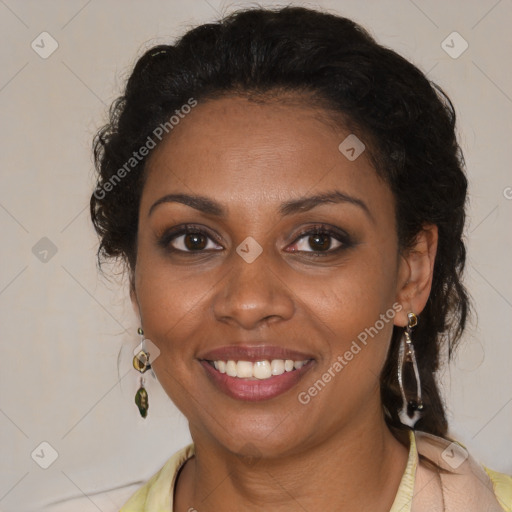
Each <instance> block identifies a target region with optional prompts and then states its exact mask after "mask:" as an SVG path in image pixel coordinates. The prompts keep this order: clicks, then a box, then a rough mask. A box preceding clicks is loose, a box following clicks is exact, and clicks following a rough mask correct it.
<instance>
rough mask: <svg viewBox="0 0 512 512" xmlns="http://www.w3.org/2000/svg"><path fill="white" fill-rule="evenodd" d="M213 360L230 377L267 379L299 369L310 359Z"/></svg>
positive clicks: (217, 368)
mask: <svg viewBox="0 0 512 512" xmlns="http://www.w3.org/2000/svg"><path fill="white" fill-rule="evenodd" d="M212 362H213V366H214V367H215V369H216V370H218V371H219V372H220V373H225V374H226V375H229V377H238V378H239V379H259V380H265V379H269V378H271V377H273V376H276V375H282V374H283V373H285V372H291V371H293V370H299V369H300V368H302V367H303V366H304V365H305V364H306V363H307V362H308V360H306V361H293V360H292V359H286V360H285V359H272V361H268V360H266V359H265V360H263V361H256V362H254V363H252V362H251V361H233V360H229V361H212Z"/></svg>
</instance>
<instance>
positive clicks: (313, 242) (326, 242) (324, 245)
mask: <svg viewBox="0 0 512 512" xmlns="http://www.w3.org/2000/svg"><path fill="white" fill-rule="evenodd" d="M331 240H332V237H331V236H330V235H327V234H325V233H320V234H315V235H311V236H310V237H309V238H308V243H309V246H310V247H311V249H313V250H314V251H327V250H328V249H330V248H331Z"/></svg>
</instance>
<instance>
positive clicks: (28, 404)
mask: <svg viewBox="0 0 512 512" xmlns="http://www.w3.org/2000/svg"><path fill="white" fill-rule="evenodd" d="M290 3H291V4H295V5H309V6H313V7H314V6H321V7H323V8H327V9H330V10H332V11H333V12H337V13H339V14H342V15H345V16H348V17H350V18H353V19H354V20H356V21H358V22H360V23H361V24H363V26H365V27H366V28H368V29H369V30H370V32H371V33H372V34H373V35H374V36H375V37H376V38H377V39H378V41H380V42H381V43H383V44H385V45H388V46H390V47H391V48H393V49H395V50H396V51H398V52H399V53H401V54H402V55H404V56H405V57H406V58H409V59H410V60H412V61H413V62H414V63H415V64H416V65H418V66H419V67H420V68H421V69H422V70H424V71H425V72H428V76H429V77H430V78H432V79H433V80H435V81H436V82H438V83H439V84H440V85H441V86H442V87H443V88H444V89H445V90H446V92H447V93H448V94H449V95H450V96H451V98H452V100H453V102H454V104H455V106H456V110H457V113H458V119H459V132H460V140H461V144H462V147H463V150H464V151H465V156H466V160H467V166H468V174H469V179H470V187H471V189H470V197H471V209H470V212H469V225H468V229H467V241H468V250H469V259H468V272H467V280H466V282H467V285H468V287H469V289H470V291H471V293H472V295H473V297H474V301H475V305H476V310H477V312H478V316H479V322H478V326H476V327H475V326H474V327H473V328H471V329H470V330H469V331H468V332H467V334H466V336H465V339H464V341H463V345H462V346H461V349H460V351H459V355H458V358H457V360H456V361H455V362H454V363H453V364H452V365H451V367H450V368H449V369H446V370H445V371H444V372H443V374H442V379H443V389H444V394H445V397H446V400H447V403H448V413H449V417H450V420H451V429H452V435H453V436H455V437H456V438H457V439H459V440H460V441H461V442H463V443H465V445H466V446H467V447H468V448H469V449H470V451H471V452H472V453H473V455H474V456H475V457H477V458H478V459H480V460H481V461H482V462H484V463H486V464H487V465H488V466H490V467H492V468H494V469H496V470H501V471H505V472H509V473H512V448H511V446H512V444H511V438H512V389H511V388H512V385H511V378H512V377H511V376H512V371H511V360H512V338H511V336H510V335H511V331H512V329H511V326H512V321H511V318H512V284H511V280H510V274H511V273H510V266H509V265H510V263H509V262H510V253H511V249H512V230H511V229H510V226H511V219H512V188H511V187H512V176H511V173H510V162H511V160H512V154H511V142H510V135H511V130H510V124H511V123H510V119H511V111H512V99H511V96H512V80H511V78H512V68H511V66H510V48H511V43H512V40H511V30H510V25H511V22H512V2H511V1H510V0H501V1H496V0H479V1H476V0H473V1H463V0H459V1H452V2H444V1H441V0H439V1H422V2H420V1H419V0H417V1H415V2H413V1H408V0H386V1H377V0H375V1H368V2H360V1H356V0H353V1H349V0H347V1H342V0H337V1H336V0H333V1H321V2H317V3H306V2H290ZM248 5H252V4H249V3H244V2H238V3H232V2H223V3H221V2H219V1H218V0H192V1H189V2H178V1H176V0H171V1H164V0H152V1H144V2H141V1H133V0H132V1H113V0H110V1H99V0H91V1H86V0H72V1H71V0H68V1H64V0H59V1H57V0H55V1H44V0H32V1H21V0H17V1H15V0H0V40H1V44H0V52H1V63H2V66H1V68H0V111H1V118H2V128H1V130H2V132H1V144H2V151H1V152H0V169H1V171H0V172H1V176H2V182H1V183H2V185H1V187H0V228H1V233H2V237H1V243H2V259H1V265H0V308H1V310H0V311H1V313H0V315H1V316H0V326H1V328H0V336H1V343H2V357H1V361H2V363H1V365H2V367H1V369H0V379H1V386H0V398H1V401H0V429H1V446H2V454H1V459H0V460H1V478H0V510H2V511H4V512H9V511H16V512H18V511H21V510H41V509H42V506H43V504H46V503H50V502H52V501H58V500H65V499H68V498H73V497H81V499H80V500H79V501H77V502H75V504H74V505H73V506H70V505H69V504H65V505H62V506H61V507H60V508H59V507H58V506H52V507H48V510H52V511H56V510H73V511H97V510H101V511H103V512H108V511H114V510H117V509H118V507H119V506H120V505H121V504H122V503H123V502H124V500H125V499H126V497H127V496H128V495H130V494H131V492H132V491H133V489H135V488H136V487H138V485H139V484H140V482H142V481H143V480H145V479H146V478H148V477H149V476H150V475H151V474H153V473H154V472H155V471H156V470H157V469H159V468H160V466H161V465H162V464H163V463H164V461H165V460H166V459H167V458H168V457H169V456H170V455H171V454H172V453H173V452H174V451H175V450H177V449H178V448H180V447H182V446H184V444H185V443H187V442H188V441H189V436H188V431H187V423H186V421H185V419H184V418H183V417H182V416H181V414H180V413H179V412H177V411H176V409H175V408H174V407H173V405H172V404H171V403H170V401H169V400H168V398H167V396H166V395H165V393H164V392H163V391H162V390H161V388H160V387H159V384H158V383H157V382H156V381H151V382H149V385H148V391H149V394H150V404H151V408H150V413H149V417H148V419H146V420H145V421H144V420H142V419H141V418H140V417H139V414H138V411H137V409H136V407H135V405H134V403H133V396H134V393H135V390H136V387H137V375H136V374H135V373H136V372H135V371H134V370H133V369H132V368H131V357H132V356H131V351H132V349H133V348H134V347H135V346H136V344H137V341H138V338H137V335H136V328H137V326H138V324H137V319H136V318H135V316H134V313H133V311H132V308H131V305H130V303H129V300H128V294H127V290H126V285H125V284H123V283H122V281H121V279H120V278H118V279H113V280H111V281H110V282H109V281H107V280H105V279H104V278H103V277H101V276H99V275H98V272H97V269H96V267H95V250H96V247H97V240H96V237H95V235H94V233H93V230H92V227H91V224H90V220H89V216H88V207H87V203H88V199H89V194H90V191H91V188H92V183H93V180H92V176H93V172H92V160H91V152H90V146H91V139H92V136H93V134H94V132H95V131H96V130H97V129H98V128H99V127H100V125H101V124H102V123H103V122H104V121H105V120H106V115H105V112H106V109H107V106H108V105H110V103H111V101H112V100H113V99H114V98H115V97H116V96H118V95H119V93H120V91H121V87H122V84H123V82H124V79H125V78H126V77H127V75H128V73H129V72H130V69H131V67H132V65H133V64H134V62H135V59H136V57H137V56H140V54H141V53H142V52H143V51H144V49H145V48H147V47H148V46H149V45H153V44H156V43H158V42H169V41H171V40H172V39H173V38H174V37H175V36H177V35H179V34H181V33H183V32H184V31H185V30H186V29H188V28H189V27H191V26H193V25H196V24H199V23H202V22H206V21H211V20H214V19H217V18H218V17H219V16H220V14H222V13H226V12H230V11H232V10H233V9H234V8H236V7H243V6H248ZM262 5H269V6H270V5H278V3H276V2H262ZM43 31H47V32H49V33H50V34H51V36H52V37H53V38H54V39H55V40H56V41H57V42H58V45H59V47H58V49H57V50H56V51H55V52H54V53H53V54H52V55H51V56H49V57H48V58H46V59H43V58H41V57H40V56H39V55H38V54H37V53H36V52H35V51H34V50H33V49H32V48H31V43H32V41H33V40H36V43H37V41H40V38H38V36H39V34H41V32H43ZM453 31H457V32H458V33H460V35H461V36H462V37H463V38H464V39H465V40H466V41H467V42H468V44H469V47H468V49H467V50H466V51H465V52H464V53H463V54H462V55H461V56H460V57H458V58H457V59H454V58H452V57H450V56H449V55H448V54H447V53H446V52H445V51H444V50H443V48H442V47H441V43H442V41H443V40H445V38H446V37H447V36H448V35H449V34H450V33H452V32H453ZM46 41H47V42H46V43H45V48H46V49H48V48H49V46H48V40H46ZM39 44H40V46H42V45H41V43H40V42H39ZM454 44H455V43H454ZM457 44H459V43H457ZM456 48H457V47H456ZM43 237H47V238H49V239H50V240H51V241H52V243H53V244H55V246H56V248H57V253H56V254H55V255H53V256H52V257H50V256H51V252H49V253H48V254H46V255H45V253H44V252H42V251H44V250H45V247H44V246H43V247H42V248H41V247H39V252H38V251H37V250H36V251H35V252H36V254H34V252H33V250H32V248H33V247H34V246H35V245H36V243H38V241H39V240H40V239H41V238H43ZM41 243H43V245H44V243H45V242H41ZM45 257H46V259H47V260H48V261H46V262H44V261H41V258H43V259H44V258H45ZM120 350H121V356H120V365H119V375H118V373H117V357H118V353H119V352H120ZM43 441H46V442H47V443H49V444H50V445H51V446H52V447H53V449H54V450H56V452H57V453H58V458H57V459H56V460H55V462H54V463H53V464H52V465H51V466H50V467H49V468H48V469H46V470H45V469H42V468H41V467H40V466H39V465H38V464H37V463H36V461H37V462H39V463H40V464H41V463H43V464H44V463H45V462H46V463H48V462H49V461H50V459H49V457H50V456H51V449H49V448H48V447H45V446H43V447H40V443H41V442H43ZM38 447H39V448H38ZM34 450H36V451H35V452H34ZM41 450H42V451H41ZM32 453H33V458H32V457H31V454H32ZM34 459H35V460H34ZM130 484H131V486H130ZM116 488H117V489H118V490H115V489H116ZM112 489H114V490H112ZM109 490H110V492H109Z"/></svg>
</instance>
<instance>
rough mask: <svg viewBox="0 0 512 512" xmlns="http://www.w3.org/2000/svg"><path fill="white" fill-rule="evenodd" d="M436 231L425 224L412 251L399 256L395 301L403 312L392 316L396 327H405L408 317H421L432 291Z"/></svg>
mask: <svg viewBox="0 0 512 512" xmlns="http://www.w3.org/2000/svg"><path fill="white" fill-rule="evenodd" d="M437 242H438V230H437V226H436V225H435V224H427V225H425V226H423V228H422V230H421V231H420V232H419V233H418V234H417V236H416V238H415V240H414V244H413V245H412V247H409V248H406V249H404V250H403V251H402V253H401V255H400V261H399V268H398V281H397V295H396V301H397V302H398V303H399V304H401V305H402V310H401V311H399V312H398V313H397V314H396V315H395V321H394V323H395V325H398V326H401V327H405V326H406V325H407V313H410V312H412V313H414V314H416V315H418V316H419V315H420V313H421V312H422V311H423V308H424V307H425V304H426V303H427V300H428V297H429V295H430V290H431V288H432V278H433V274H434V262H435V259H436V253H437Z"/></svg>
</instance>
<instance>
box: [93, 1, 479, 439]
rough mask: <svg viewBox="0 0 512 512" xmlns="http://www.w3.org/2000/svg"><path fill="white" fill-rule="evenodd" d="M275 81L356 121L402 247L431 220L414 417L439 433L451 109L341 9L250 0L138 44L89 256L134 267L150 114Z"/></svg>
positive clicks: (393, 370) (449, 249)
mask: <svg viewBox="0 0 512 512" xmlns="http://www.w3.org/2000/svg"><path fill="white" fill-rule="evenodd" d="M283 92H284V93H287V92H292V93H294V92H298V93H301V94H307V95H309V97H310V98H311V99H313V100H317V103H316V104H318V105H323V108H326V109H328V110H329V111H331V112H333V113H337V114H341V116H339V117H340V118H341V119H344V121H343V123H344V126H345V127H350V129H351V131H352V132H354V133H358V134H360V137H361V138H362V139H363V140H364V141H365V143H366V146H367V151H368V154H369V155H370V158H371V161H372V163H373V165H374V167H375V169H376V172H377V173H378V174H379V175H380V176H381V177H382V178H383V179H384V180H385V181H386V182H387V183H388V185H389V186H390V188H391V190H392V191H393V194H394V197H395V202H396V221H397V230H398V239H399V244H400V247H401V248H407V247H409V246H411V244H412V243H413V242H414V240H415V237H416V235H417V234H418V233H419V231H420V230H421V229H422V227H423V226H424V225H426V224H435V225H437V227H438V232H439V241H438V250H437V256H436V261H435V266H434V275H433V283H432V290H431V294H430V297H429V300H428V302H427V305H426V307H425V309H424V310H423V312H422V314H421V317H420V321H419V324H418V327H417V328H416V329H415V332H414V341H415V347H416V353H417V358H418V361H419V364H420V375H421V381H422V389H423V398H424V404H425V409H424V414H423V417H422V418H421V420H420V421H418V423H417V424H416V428H418V429H420V430H423V431H426V432H430V433H432V434H435V435H440V436H446V434H447V420H446V416H445V411H444V406H443V402H442V399H441V396H440V393H439V390H438V386H437V383H436V378H435V374H436V371H437V370H438V367H439V360H440V353H441V351H442V349H447V352H448V354H449V355H451V354H452V350H453V348H454V347H455V345H456V343H457V341H458V340H459V339H460V336H461V334H462V332H463V330H464V327H465V324H466V320H467V317H468V315H469V311H470V303H469V297H468V295H467V293H466V290H465V288H464V286H463V284H462V282H461V277H462V272H463V269H464V264H465V258H466V252H465V246H464V242H463V238H462V237H463V228H464V221H465V205H466V189H467V179H466V176H465V173H464V159H463V156H462V152H461V150H460V147H459V145H458V143H457V140H456V136H455V112H454V108H453V105H452V104H451V102H450V100H449V98H448V97H447V96H446V94H444V92H443V91H442V90H441V89H440V87H438V86H437V85H436V84H434V83H432V82H430V81H429V80H428V79H427V78H426V76H425V75H424V74H423V73H422V72H421V71H420V70H419V69H418V68H416V67H415V66H414V65H413V64H411V63H410V62H408V61H407V60H406V59H404V58H403V57H401V56H400V55H398V54H397V53H395V52H394V51H392V50H390V49H388V48H385V47H383V46H380V45H379V44H377V43H376V42H375V40H374V39H373V38H372V37H371V36H370V35H369V34H368V32H366V30H364V29H363V28H362V27H360V26H359V25H357V24H356V23H354V22H353V21H351V20H349V19H346V18H343V17H339V16H336V15H332V14H327V13H322V12H318V11H315V10H310V9H305V8H299V7H287V8H283V9H277V10H270V9H262V8H256V9H249V10H243V11H240V12H236V13H234V14H232V15H230V16H228V17H226V18H224V19H222V20H220V21H219V22H217V23H211V24H205V25H201V26H199V27H197V28H195V29H192V30H190V31H189V32H187V33H186V34H185V35H184V36H183V37H182V38H181V39H179V40H178V41H177V42H176V43H175V44H173V45H159V46H156V47H153V48H151V49H150V50H149V51H147V52H146V53H145V54H144V55H143V56H142V57H141V58H140V59H139V60H138V62H137V63H136V65H135V68H134V69H133V72H132V74H131V76H130V78H129V79H128V82H127V85H126V90H125V92H124V95H123V96H121V97H120V98H118V99H117V100H116V101H115V102H114V104H113V105H112V107H111V110H110V122H109V124H107V125H106V126H104V127H103V128H102V129H101V130H100V131H99V132H98V134H97V135H96V137H95V140H94V156H95V163H96V168H97V171H98V179H97V184H96V189H95V191H94V193H93V194H92V197H91V201H90V210H91V216H92V221H93V223H94V227H95V229H96V231H97V233H98V234H99V236H100V239H101V242H100V247H99V250H98V258H99V262H100V265H101V261H102V260H104V259H105V258H121V259H122V260H123V261H124V262H125V263H126V264H127V268H128V270H129V271H130V274H131V275H132V276H133V269H134V266H135V259H136V244H137V223H138V214H139V201H140V197H141V192H142V188H143V185H144V172H143V171H144V166H145V162H146V159H147V158H146V157H141V156H140V154H139V152H138V150H139V149H140V148H141V147H143V146H144V145H145V144H146V143H147V141H148V140H149V139H148V137H149V138H151V134H153V133H154V131H155V127H157V126H159V125H161V124H162V123H166V122H167V123H168V121H169V117H170V116H171V115H173V114H174V113H176V114H178V113H179V112H180V110H179V109H180V108H181V107H182V106H183V105H186V104H187V103H190V100H191V98H193V99H194V101H206V100H208V99H211V98H214V97H217V96H222V95H241V94H242V95H244V94H245V95H248V96H251V95H262V97H263V98H264V97H265V95H271V94H272V95H273V96H276V97H277V98H279V94H280V93H283ZM135 154H137V160H136V161H135V160H133V158H134V155H135ZM130 159H132V160H130ZM128 161H130V162H132V164H133V165H131V168H127V166H126V162H128ZM123 166H124V167H123ZM122 169H124V172H123V171H122ZM400 336H401V329H398V328H396V327H395V328H394V332H393V336H392V342H391V347H390V350H389V354H388V357H387V361H386V363H385V367H384V370H383V372H382V375H381V396H382V403H383V407H384V411H385V413H386V420H387V422H388V424H389V425H390V426H394V427H397V428H403V426H402V425H401V422H400V420H399V418H398V414H397V411H398V409H399V407H400V406H401V395H400V390H399V387H398V382H397V359H398V348H399V341H400Z"/></svg>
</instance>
